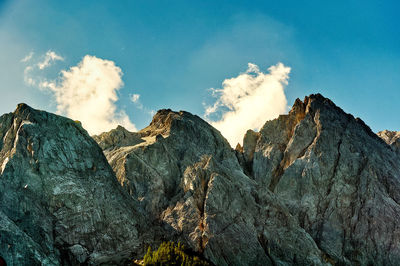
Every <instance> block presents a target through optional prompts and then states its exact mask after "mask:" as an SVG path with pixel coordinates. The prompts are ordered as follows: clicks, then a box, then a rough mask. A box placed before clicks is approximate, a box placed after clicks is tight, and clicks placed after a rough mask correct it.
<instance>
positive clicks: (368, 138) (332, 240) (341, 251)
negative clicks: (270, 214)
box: [243, 95, 400, 265]
mask: <svg viewBox="0 0 400 266" xmlns="http://www.w3.org/2000/svg"><path fill="white" fill-rule="evenodd" d="M392 140H393V139H392V138H390V141H392ZM252 147H254V145H253V144H251V145H250V146H249V147H246V142H244V147H243V149H244V150H246V149H251V148H252ZM246 158H249V160H250V161H248V162H247V164H249V165H252V178H253V179H254V180H255V181H256V182H257V183H258V184H259V185H260V190H265V189H269V190H270V191H271V192H274V193H275V194H276V196H277V197H278V198H279V201H280V202H283V203H284V204H285V205H286V206H287V207H288V209H289V210H290V213H291V215H293V216H294V217H296V219H297V221H298V223H299V224H300V225H301V227H302V228H304V229H305V230H306V232H308V233H309V234H310V235H311V236H312V238H313V239H314V240H315V242H316V243H317V245H318V247H319V248H320V249H321V250H322V251H323V252H324V253H325V254H326V257H327V258H328V259H329V260H330V261H333V262H335V263H341V264H346V265H354V264H356V265H357V264H361V265H368V264H373V265H398V264H399V263H400V245H399V243H400V205H399V203H400V159H399V157H398V155H396V153H395V152H394V151H393V150H392V149H391V148H390V147H389V146H388V145H387V144H386V143H384V142H383V141H382V140H381V139H380V138H379V137H378V136H376V135H375V134H374V133H373V132H372V131H371V130H370V129H369V127H367V126H366V125H365V124H364V123H363V122H362V121H361V120H360V119H355V118H354V117H353V116H351V115H349V114H346V113H344V112H343V111H342V110H341V109H340V108H338V107H336V106H335V105H334V104H333V103H332V102H331V101H330V100H329V99H326V98H324V97H322V96H321V95H311V96H310V97H306V98H305V100H304V102H301V101H300V100H297V101H296V103H295V105H294V106H293V109H292V110H291V111H290V113H289V114H288V115H283V116H280V117H279V118H278V119H275V120H273V121H268V122H267V123H266V124H265V125H264V127H263V128H262V129H261V130H260V136H259V138H258V140H257V144H256V145H255V148H254V156H253V159H252V160H251V158H250V157H246Z"/></svg>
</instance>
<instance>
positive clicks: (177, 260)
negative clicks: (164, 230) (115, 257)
mask: <svg viewBox="0 0 400 266" xmlns="http://www.w3.org/2000/svg"><path fill="white" fill-rule="evenodd" d="M134 263H136V264H141V265H157V266H158V265H181V266H192V265H196V266H201V265H207V266H208V265H211V264H210V263H209V262H207V261H206V260H204V259H202V258H200V257H199V256H197V255H195V254H194V253H193V252H191V251H190V250H189V249H186V248H185V246H184V245H182V244H181V243H178V244H177V245H176V244H175V243H173V242H163V243H162V244H161V245H160V246H159V247H158V249H157V250H154V251H152V250H151V247H149V248H148V250H147V253H146V255H145V256H144V258H143V260H142V261H140V262H139V263H138V261H135V262H134Z"/></svg>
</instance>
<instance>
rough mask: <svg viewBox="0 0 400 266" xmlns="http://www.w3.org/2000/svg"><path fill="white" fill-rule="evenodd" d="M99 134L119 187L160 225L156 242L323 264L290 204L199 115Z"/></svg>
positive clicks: (231, 258)
mask: <svg viewBox="0 0 400 266" xmlns="http://www.w3.org/2000/svg"><path fill="white" fill-rule="evenodd" d="M117 131H120V132H119V133H117ZM109 136H111V137H110V138H112V139H113V143H114V144H113V145H111V146H108V145H106V143H110V142H111V141H110V140H109V139H108V138H109ZM116 136H118V137H116ZM137 136H140V138H141V140H142V141H138V138H137ZM95 139H96V140H97V141H98V142H99V144H100V146H102V147H103V148H105V150H104V153H105V154H106V156H107V158H108V160H109V162H110V165H111V166H112V167H113V169H114V170H115V172H116V173H117V178H118V180H119V182H120V183H121V185H122V187H124V188H125V189H126V190H127V191H128V192H129V193H130V194H131V195H132V198H133V199H134V200H135V201H136V200H137V201H138V202H140V206H139V208H140V209H141V212H142V213H144V215H146V217H148V220H149V221H153V224H159V227H160V229H158V230H157V231H158V234H157V233H156V234H154V235H153V236H152V238H153V239H159V240H161V239H172V240H176V241H181V242H184V243H186V244H187V245H189V246H190V247H191V248H193V249H194V250H195V251H198V252H200V253H203V254H204V255H205V256H206V258H208V259H209V260H211V261H212V262H213V263H215V264H217V265H277V264H279V265H281V264H282V265H285V264H302V265H322V264H324V260H323V256H322V255H323V254H322V253H321V252H320V250H319V249H318V247H317V245H316V243H315V241H314V240H313V239H312V238H311V237H310V235H308V234H307V233H306V232H305V231H304V229H302V228H301V227H300V226H299V225H298V222H297V221H296V219H294V218H293V217H292V216H291V215H290V213H289V210H288V208H287V207H286V206H284V205H283V204H281V203H280V202H279V200H278V199H277V198H276V197H275V195H274V194H273V193H272V192H270V191H269V190H268V189H265V190H263V191H261V192H258V184H257V183H256V182H255V181H254V180H252V179H250V178H249V177H248V176H246V175H245V174H244V172H243V169H242V167H241V165H240V164H239V162H238V160H237V157H236V153H235V151H233V150H232V149H231V147H230V146H229V144H228V142H227V141H226V140H225V139H224V138H223V137H222V135H221V134H220V133H219V132H218V131H217V130H215V129H214V128H212V127H211V126H210V125H209V124H208V123H206V122H205V121H203V120H202V119H200V118H199V117H197V116H194V115H191V114H189V113H187V112H172V111H171V110H161V111H159V112H158V113H157V114H156V115H155V116H154V118H153V121H152V122H151V124H150V125H149V126H148V127H147V128H145V129H143V130H141V131H139V132H138V133H135V137H132V135H129V134H127V133H126V132H125V130H124V129H122V128H117V129H116V130H114V131H111V132H109V133H104V134H102V135H100V136H97V137H95ZM130 140H131V141H132V142H131V143H130ZM246 156H247V155H246ZM246 158H248V157H246ZM154 227H155V226H153V228H154ZM152 243H154V240H152V242H151V241H149V242H148V244H152Z"/></svg>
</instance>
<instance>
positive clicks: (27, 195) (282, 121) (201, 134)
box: [0, 94, 400, 265]
mask: <svg viewBox="0 0 400 266" xmlns="http://www.w3.org/2000/svg"><path fill="white" fill-rule="evenodd" d="M396 134H397V135H396ZM0 135H1V140H0V165H2V167H1V175H0V192H1V193H0V207H1V208H0V212H1V213H0V256H2V257H3V258H5V260H6V261H7V262H8V263H9V264H10V265H40V264H44V265H60V264H62V265H79V264H86V265H87V264H89V265H99V264H106V265H110V264H112V265H122V264H124V263H125V262H124V259H130V258H139V257H141V256H143V254H144V252H145V250H146V248H147V247H148V246H152V247H153V248H154V247H156V246H157V245H159V244H160V243H161V242H162V241H165V240H173V241H176V242H178V241H180V242H183V243H184V244H185V245H186V246H189V247H191V248H192V249H193V250H194V251H196V252H198V253H201V254H203V256H204V257H205V258H207V259H208V260H209V261H210V262H212V263H214V264H216V265H398V264H399V263H400V205H399V204H400V155H399V153H398V150H397V147H398V146H396V145H397V144H398V141H399V137H398V133H395V132H393V133H392V132H389V131H384V132H380V133H379V134H378V135H379V136H378V135H376V134H374V133H373V132H372V131H371V130H370V128H369V127H368V126H366V125H365V124H364V122H362V121H361V120H360V119H358V118H357V119H356V118H354V117H353V116H352V115H350V114H346V113H345V112H343V110H341V109H340V108H339V107H337V106H336V105H335V104H334V103H333V102H331V101H330V100H329V99H326V98H324V97H323V96H321V95H319V94H317V95H310V96H309V97H306V98H305V99H304V101H300V100H296V102H295V104H294V106H293V108H292V110H291V111H290V112H289V114H288V115H282V116H280V117H279V118H277V119H275V120H272V121H267V122H266V123H265V125H264V126H263V127H262V129H261V130H260V131H259V132H254V131H252V130H249V131H248V132H247V133H246V135H245V136H244V141H243V147H242V146H240V145H238V146H237V148H236V150H233V149H232V148H231V147H230V145H229V144H228V142H227V141H226V140H225V138H224V137H223V136H222V135H221V134H220V132H218V131H217V130H216V129H214V128H213V127H212V126H210V125H209V124H208V123H207V122H205V121H203V120H202V119H201V118H199V117H198V116H195V115H192V114H190V113H187V112H183V111H181V112H173V111H171V110H160V111H158V112H157V114H156V115H155V116H154V118H153V120H152V122H151V123H150V125H149V126H148V127H146V128H144V129H142V130H140V131H139V132H129V131H127V130H126V129H124V128H123V127H117V128H116V129H114V130H111V131H110V132H106V133H103V134H101V135H99V136H94V137H93V139H94V140H93V139H92V138H91V137H89V136H88V134H87V132H86V131H85V130H84V129H83V128H82V127H81V126H80V124H79V123H77V122H75V121H72V120H69V119H66V118H63V117H60V116H56V115H53V114H49V113H46V112H43V111H38V110H34V109H32V108H30V107H28V106H26V105H23V104H22V105H19V106H18V108H17V110H16V111H15V112H14V113H11V114H6V115H3V116H2V117H1V118H0ZM96 142H97V143H96ZM102 150H103V153H104V154H103V153H102ZM107 161H108V162H107Z"/></svg>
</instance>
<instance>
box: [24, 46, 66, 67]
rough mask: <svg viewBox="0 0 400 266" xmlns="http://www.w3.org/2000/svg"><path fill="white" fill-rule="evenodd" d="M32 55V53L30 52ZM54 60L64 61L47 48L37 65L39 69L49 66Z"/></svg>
mask: <svg viewBox="0 0 400 266" xmlns="http://www.w3.org/2000/svg"><path fill="white" fill-rule="evenodd" d="M32 55H33V54H32ZM55 61H64V58H63V57H61V56H60V55H58V54H56V53H55V52H53V51H51V50H48V51H47V53H46V55H45V56H44V59H43V61H42V62H39V63H38V64H37V66H38V67H39V69H40V70H42V69H45V68H47V67H49V66H50V65H51V64H52V63H53V62H55Z"/></svg>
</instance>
